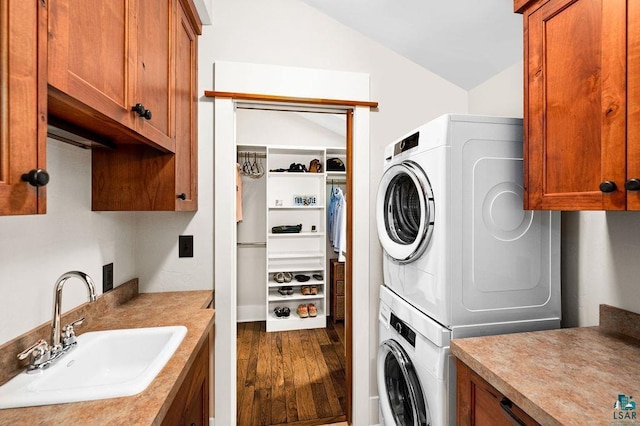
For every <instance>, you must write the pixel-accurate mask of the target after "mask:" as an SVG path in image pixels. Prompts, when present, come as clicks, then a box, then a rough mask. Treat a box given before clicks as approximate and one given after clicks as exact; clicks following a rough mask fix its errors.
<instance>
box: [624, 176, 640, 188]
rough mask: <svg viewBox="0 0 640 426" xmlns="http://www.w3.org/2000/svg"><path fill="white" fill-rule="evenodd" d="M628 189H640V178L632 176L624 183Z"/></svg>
mask: <svg viewBox="0 0 640 426" xmlns="http://www.w3.org/2000/svg"><path fill="white" fill-rule="evenodd" d="M624 187H625V189H626V190H627V191H640V179H636V178H631V179H629V180H628V181H626V182H625V183H624Z"/></svg>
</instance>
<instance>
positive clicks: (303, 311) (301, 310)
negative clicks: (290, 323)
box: [296, 304, 309, 318]
mask: <svg viewBox="0 0 640 426" xmlns="http://www.w3.org/2000/svg"><path fill="white" fill-rule="evenodd" d="M296 313H297V314H298V316H299V317H300V318H307V317H308V316H309V310H308V309H307V305H304V304H300V305H298V309H297V310H296Z"/></svg>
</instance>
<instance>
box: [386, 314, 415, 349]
mask: <svg viewBox="0 0 640 426" xmlns="http://www.w3.org/2000/svg"><path fill="white" fill-rule="evenodd" d="M389 322H390V324H391V327H393V329H394V330H395V331H397V332H398V334H399V335H401V336H402V337H403V338H404V340H406V341H407V342H409V344H410V345H411V346H413V347H414V348H415V347H416V332H415V331H413V330H412V329H411V328H410V327H409V326H408V325H407V324H406V323H405V322H404V321H402V320H401V319H400V318H398V317H397V316H395V315H394V314H393V313H391V320H390V321H389Z"/></svg>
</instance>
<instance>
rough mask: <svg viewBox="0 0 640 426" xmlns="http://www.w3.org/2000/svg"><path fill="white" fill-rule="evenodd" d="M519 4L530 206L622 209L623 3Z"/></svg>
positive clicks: (566, 0)
mask: <svg viewBox="0 0 640 426" xmlns="http://www.w3.org/2000/svg"><path fill="white" fill-rule="evenodd" d="M514 4H515V7H516V11H522V12H523V13H524V17H523V18H524V19H523V21H524V35H525V37H524V39H525V41H524V45H525V46H524V47H525V58H524V63H525V67H524V68H525V78H524V80H525V114H524V115H525V126H524V129H525V130H524V131H525V135H524V136H525V176H524V182H525V200H524V205H525V208H526V209H543V210H603V209H605V210H624V209H625V208H626V207H627V206H626V192H627V191H626V190H625V181H626V166H627V157H626V155H627V138H626V132H627V130H626V122H627V118H626V114H627V100H626V96H627V94H626V83H627V82H626V77H627V59H626V58H627V46H626V31H627V29H626V23H627V9H626V1H625V0H548V1H540V0H538V1H529V2H524V3H523V2H522V1H519V0H516V1H515V3H514ZM638 176H640V174H639V175H638ZM639 184H640V182H639ZM639 186H640V185H639Z"/></svg>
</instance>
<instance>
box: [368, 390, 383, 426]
mask: <svg viewBox="0 0 640 426" xmlns="http://www.w3.org/2000/svg"><path fill="white" fill-rule="evenodd" d="M369 423H370V424H371V426H380V398H379V397H378V396H372V397H369Z"/></svg>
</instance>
